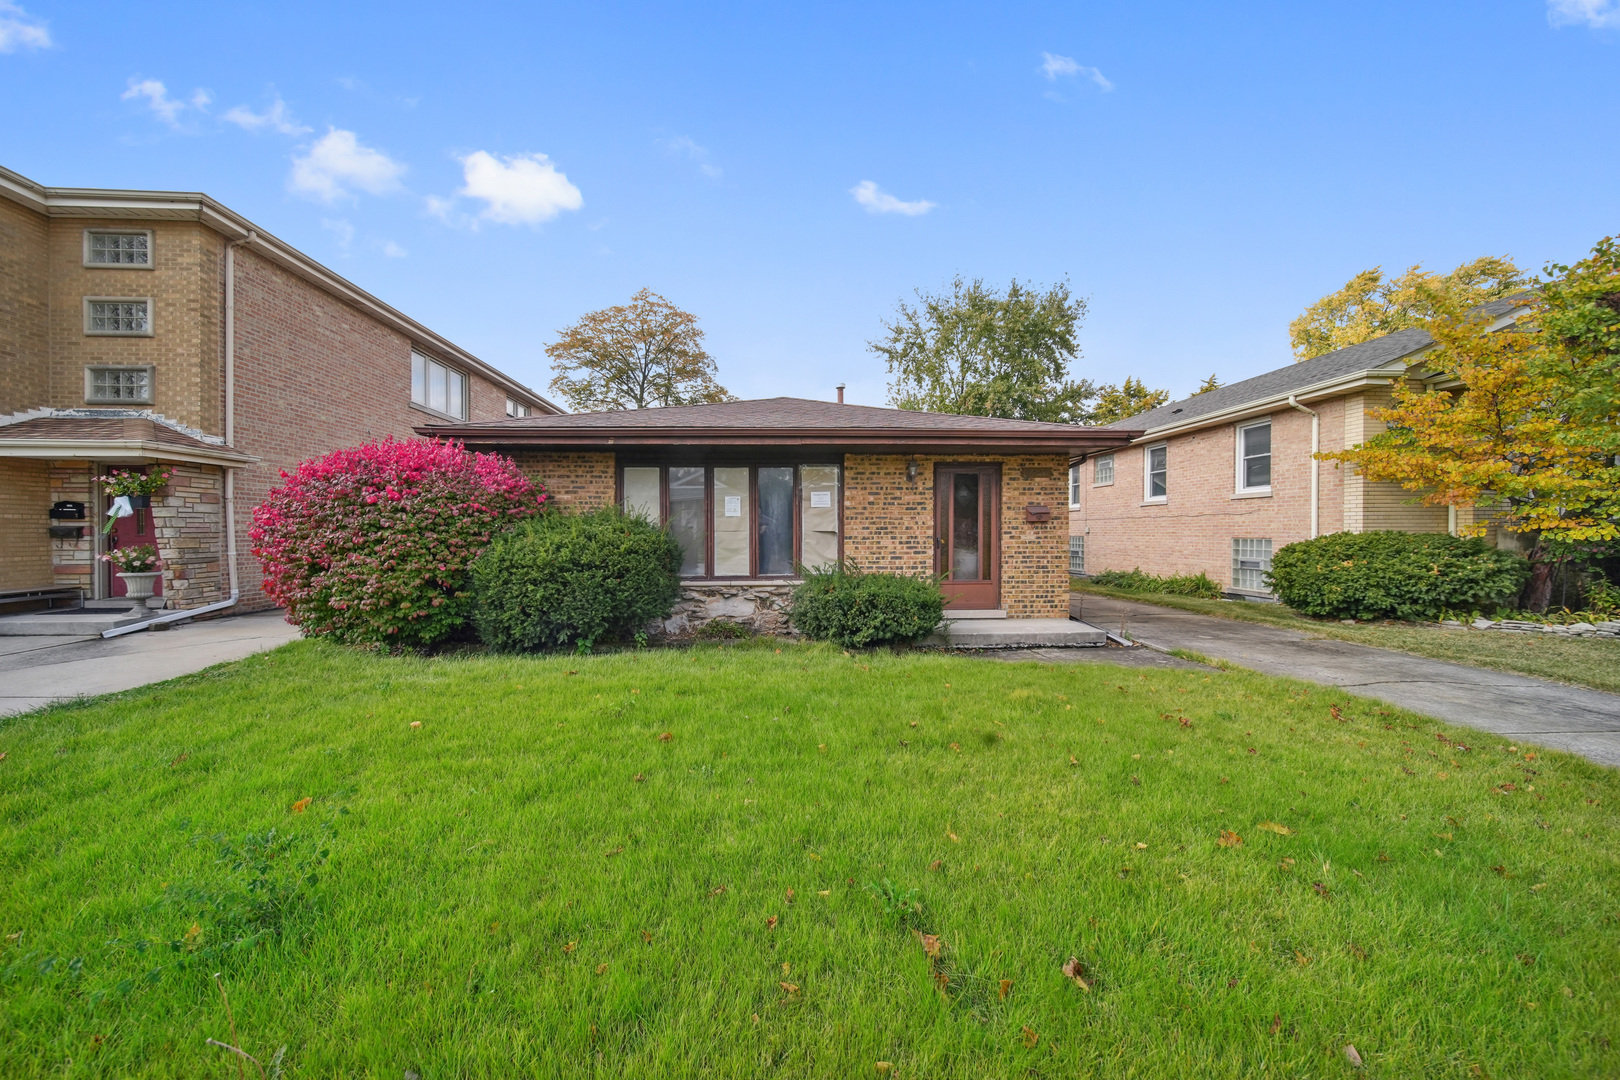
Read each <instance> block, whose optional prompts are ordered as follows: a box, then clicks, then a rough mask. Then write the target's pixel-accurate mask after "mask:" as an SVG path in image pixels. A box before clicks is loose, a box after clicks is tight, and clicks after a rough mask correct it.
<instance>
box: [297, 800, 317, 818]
mask: <svg viewBox="0 0 1620 1080" xmlns="http://www.w3.org/2000/svg"><path fill="white" fill-rule="evenodd" d="M314 801H315V800H314V799H310V798H303V799H299V800H298V801H297V802H295V803H293V805H292V812H293V813H295V814H302V813H303V812H304V811H305V810H308V809H309V804H310V803H312V802H314Z"/></svg>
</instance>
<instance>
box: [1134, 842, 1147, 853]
mask: <svg viewBox="0 0 1620 1080" xmlns="http://www.w3.org/2000/svg"><path fill="white" fill-rule="evenodd" d="M1136 850H1137V851H1146V850H1147V845H1146V844H1144V843H1142V842H1141V841H1140V840H1139V841H1137V843H1136Z"/></svg>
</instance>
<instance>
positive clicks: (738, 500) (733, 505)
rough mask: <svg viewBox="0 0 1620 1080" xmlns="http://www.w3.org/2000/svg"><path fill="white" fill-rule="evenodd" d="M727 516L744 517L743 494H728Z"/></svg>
mask: <svg viewBox="0 0 1620 1080" xmlns="http://www.w3.org/2000/svg"><path fill="white" fill-rule="evenodd" d="M726 517H742V496H741V495H727V496H726Z"/></svg>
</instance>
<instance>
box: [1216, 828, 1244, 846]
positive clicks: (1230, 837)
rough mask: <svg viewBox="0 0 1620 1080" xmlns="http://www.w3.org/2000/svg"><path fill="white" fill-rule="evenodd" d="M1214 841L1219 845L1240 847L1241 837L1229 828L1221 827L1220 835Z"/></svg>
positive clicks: (1241, 843) (1241, 844)
mask: <svg viewBox="0 0 1620 1080" xmlns="http://www.w3.org/2000/svg"><path fill="white" fill-rule="evenodd" d="M1215 842H1216V843H1217V844H1219V845H1221V847H1242V846H1243V837H1241V836H1239V835H1238V834H1237V833H1235V832H1233V831H1232V830H1231V829H1222V830H1221V835H1220V837H1219V838H1218V839H1217V840H1216V841H1215Z"/></svg>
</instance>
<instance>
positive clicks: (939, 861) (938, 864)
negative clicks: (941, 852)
mask: <svg viewBox="0 0 1620 1080" xmlns="http://www.w3.org/2000/svg"><path fill="white" fill-rule="evenodd" d="M944 865H945V862H944V860H942V859H935V860H934V861H933V862H931V863H929V864H928V869H929V870H931V871H932V872H934V873H936V874H937V873H939V868H940V867H941V866H944Z"/></svg>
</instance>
